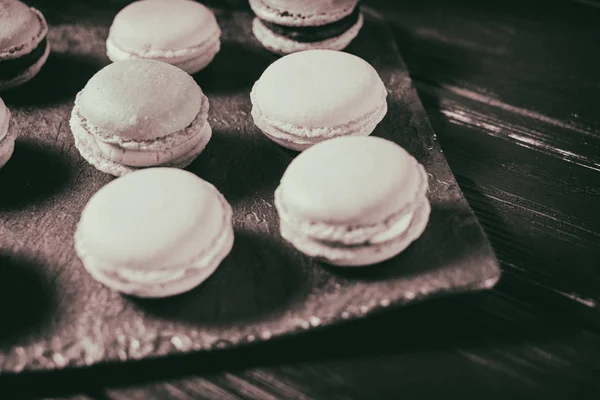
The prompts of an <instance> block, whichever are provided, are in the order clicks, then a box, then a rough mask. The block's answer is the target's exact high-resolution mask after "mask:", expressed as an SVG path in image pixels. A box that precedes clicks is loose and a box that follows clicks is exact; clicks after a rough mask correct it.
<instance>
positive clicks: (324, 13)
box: [250, 0, 358, 26]
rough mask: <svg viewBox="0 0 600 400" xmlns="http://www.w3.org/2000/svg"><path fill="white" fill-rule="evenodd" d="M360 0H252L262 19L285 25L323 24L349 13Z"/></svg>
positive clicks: (251, 2) (256, 11)
mask: <svg viewBox="0 0 600 400" xmlns="http://www.w3.org/2000/svg"><path fill="white" fill-rule="evenodd" d="M357 3H358V0H302V1H298V0H250V5H251V6H252V9H253V10H254V12H255V13H256V14H257V16H258V17H259V18H261V19H264V20H267V21H270V22H275V23H279V24H283V25H305V24H309V25H313V26H314V25H323V24H327V23H330V22H334V21H337V20H339V19H341V18H343V17H345V16H346V15H348V14H349V13H350V12H351V11H352V9H354V7H355V6H356V4H357Z"/></svg>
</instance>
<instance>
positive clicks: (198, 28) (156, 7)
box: [110, 0, 220, 54]
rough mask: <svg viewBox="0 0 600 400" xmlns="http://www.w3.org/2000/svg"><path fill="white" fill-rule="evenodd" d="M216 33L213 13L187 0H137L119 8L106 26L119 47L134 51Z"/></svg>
mask: <svg viewBox="0 0 600 400" xmlns="http://www.w3.org/2000/svg"><path fill="white" fill-rule="evenodd" d="M219 34H220V30H219V27H218V25H217V20H216V18H215V15H214V13H213V12H212V11H211V10H210V9H209V8H207V7H206V6H204V5H202V4H200V3H198V2H196V1H191V0H141V1H136V2H133V3H131V4H129V5H128V6H126V7H125V8H123V9H122V10H121V11H120V12H119V13H118V14H117V15H116V17H115V19H114V21H113V24H112V26H111V28H110V39H111V40H112V41H113V42H114V43H115V45H117V46H118V47H119V48H121V49H122V50H125V51H130V52H133V53H136V54H144V53H147V52H152V51H159V52H164V51H176V50H182V49H186V48H191V47H194V46H198V45H200V44H202V43H204V42H205V41H207V40H210V39H212V38H214V37H215V36H217V38H218V35H219Z"/></svg>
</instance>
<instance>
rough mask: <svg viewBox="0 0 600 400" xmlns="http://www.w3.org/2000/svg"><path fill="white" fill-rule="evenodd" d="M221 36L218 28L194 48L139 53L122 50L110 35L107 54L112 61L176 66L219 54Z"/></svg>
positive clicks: (107, 41) (107, 42)
mask: <svg viewBox="0 0 600 400" xmlns="http://www.w3.org/2000/svg"><path fill="white" fill-rule="evenodd" d="M220 36H221V30H220V29H219V28H217V29H216V30H215V31H214V32H213V33H212V34H211V35H210V36H209V38H208V39H207V40H206V41H204V42H202V43H201V44H199V45H197V46H194V47H187V48H183V49H176V50H147V51H142V52H139V51H127V50H124V49H122V48H121V47H119V46H118V45H117V44H116V43H115V40H114V38H113V37H111V36H110V35H109V37H108V39H107V40H106V53H107V55H108V57H109V58H110V59H111V60H112V59H115V60H127V59H131V58H144V59H152V60H156V61H163V62H166V63H169V64H176V63H181V62H184V61H188V60H190V59H193V58H196V57H199V56H202V55H203V54H206V53H217V52H218V51H219V50H220V47H221V44H220V42H221V40H220Z"/></svg>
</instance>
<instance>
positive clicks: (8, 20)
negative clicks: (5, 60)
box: [0, 0, 41, 55]
mask: <svg viewBox="0 0 600 400" xmlns="http://www.w3.org/2000/svg"><path fill="white" fill-rule="evenodd" d="M40 28H41V26H40V21H39V19H38V16H37V15H36V14H35V13H34V12H33V11H32V10H31V8H29V7H28V6H27V5H26V4H24V3H22V2H20V1H18V0H2V1H0V55H1V54H2V53H4V52H8V51H10V50H11V49H12V48H15V47H18V46H22V45H29V43H30V42H32V41H33V39H34V38H35V37H36V36H37V35H38V34H39V33H40Z"/></svg>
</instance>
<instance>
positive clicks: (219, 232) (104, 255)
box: [75, 168, 233, 297]
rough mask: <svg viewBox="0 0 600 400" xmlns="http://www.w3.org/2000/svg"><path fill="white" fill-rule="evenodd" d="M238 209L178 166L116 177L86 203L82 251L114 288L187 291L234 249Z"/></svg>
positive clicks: (78, 239) (148, 293)
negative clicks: (234, 220) (234, 221)
mask: <svg viewBox="0 0 600 400" xmlns="http://www.w3.org/2000/svg"><path fill="white" fill-rule="evenodd" d="M231 214H232V211H231V206H230V205H229V204H228V203H227V201H226V200H225V198H224V197H223V196H222V195H221V193H220V192H219V191H218V190H217V189H216V188H215V187H214V186H213V185H211V184H210V183H208V182H206V181H204V180H202V179H200V178H198V177H197V176H195V175H194V174H192V173H190V172H187V171H183V170H179V169H174V168H149V169H146V170H142V171H137V172H134V173H132V174H128V175H127V176H124V177H121V178H119V179H116V180H114V181H112V182H110V183H109V184H108V185H106V186H104V187H103V188H102V189H100V190H99V191H98V192H96V193H95V194H94V196H92V198H91V199H90V200H89V201H88V203H87V205H86V206H85V208H84V210H83V212H82V214H81V218H80V220H79V223H78V225H77V231H76V233H75V250H76V252H77V255H78V256H79V258H80V259H81V260H82V262H83V265H84V267H85V268H86V269H87V271H88V272H89V273H90V274H91V275H92V276H93V277H94V278H95V279H97V280H98V281H99V282H102V283H103V284H105V285H107V286H108V287H110V288H112V289H114V290H116V291H119V292H122V293H126V294H130V295H134V296H137V297H165V296H172V295H176V294H179V293H183V292H186V291H188V290H190V289H192V288H194V287H195V286H197V285H199V284H200V283H202V282H203V281H204V280H206V279H207V278H208V277H209V276H210V275H212V273H213V272H214V271H215V270H216V269H217V267H218V266H219V264H220V263H221V261H222V260H223V259H224V258H225V257H226V256H227V254H229V252H230V251H231V248H232V246H233V225H232V222H231Z"/></svg>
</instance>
